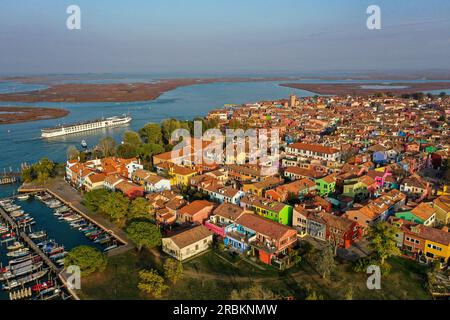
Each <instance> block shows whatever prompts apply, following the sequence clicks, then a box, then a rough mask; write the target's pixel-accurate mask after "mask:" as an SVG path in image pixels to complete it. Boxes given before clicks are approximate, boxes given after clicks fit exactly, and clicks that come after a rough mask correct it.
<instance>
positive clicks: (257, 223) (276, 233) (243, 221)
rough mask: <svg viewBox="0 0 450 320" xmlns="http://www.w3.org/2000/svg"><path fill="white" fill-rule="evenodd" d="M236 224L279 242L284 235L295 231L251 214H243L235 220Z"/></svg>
mask: <svg viewBox="0 0 450 320" xmlns="http://www.w3.org/2000/svg"><path fill="white" fill-rule="evenodd" d="M236 223H238V224H240V225H242V226H244V227H245V228H248V229H250V230H253V231H255V232H257V233H260V234H262V235H264V236H267V237H269V238H270V239H274V240H279V239H281V238H282V237H284V236H285V235H286V233H288V232H292V231H295V229H292V228H290V227H287V226H285V225H282V224H279V223H277V222H275V221H272V220H268V219H265V218H263V217H260V216H258V215H256V214H253V213H246V214H243V215H242V216H240V217H239V218H238V219H237V220H236ZM295 232H296V231H295Z"/></svg>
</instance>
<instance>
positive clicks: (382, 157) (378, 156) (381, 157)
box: [372, 151, 388, 164]
mask: <svg viewBox="0 0 450 320" xmlns="http://www.w3.org/2000/svg"><path fill="white" fill-rule="evenodd" d="M372 159H373V162H374V163H376V164H383V163H386V162H387V159H388V157H387V154H386V152H384V151H377V152H374V153H373V156H372Z"/></svg>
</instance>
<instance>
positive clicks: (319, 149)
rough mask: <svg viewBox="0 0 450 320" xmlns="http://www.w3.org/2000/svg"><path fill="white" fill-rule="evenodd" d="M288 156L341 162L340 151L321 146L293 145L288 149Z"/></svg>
mask: <svg viewBox="0 0 450 320" xmlns="http://www.w3.org/2000/svg"><path fill="white" fill-rule="evenodd" d="M286 154H287V155H288V156H290V157H292V156H295V157H298V158H310V159H316V160H325V161H340V159H341V152H340V151H339V150H338V149H335V148H331V147H326V146H323V145H320V144H308V143H300V142H298V143H293V144H291V145H289V146H287V147H286Z"/></svg>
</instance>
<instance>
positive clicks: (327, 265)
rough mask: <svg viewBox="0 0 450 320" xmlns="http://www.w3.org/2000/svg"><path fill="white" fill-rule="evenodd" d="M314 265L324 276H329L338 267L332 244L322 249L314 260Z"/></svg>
mask: <svg viewBox="0 0 450 320" xmlns="http://www.w3.org/2000/svg"><path fill="white" fill-rule="evenodd" d="M314 267H315V268H316V270H317V272H319V273H320V275H321V276H322V278H324V279H325V278H328V277H329V276H330V275H331V273H332V272H333V270H334V268H335V267H336V262H335V261H334V250H333V247H332V246H331V245H327V246H326V247H325V248H323V250H321V251H320V252H319V253H318V254H317V257H316V259H315V261H314Z"/></svg>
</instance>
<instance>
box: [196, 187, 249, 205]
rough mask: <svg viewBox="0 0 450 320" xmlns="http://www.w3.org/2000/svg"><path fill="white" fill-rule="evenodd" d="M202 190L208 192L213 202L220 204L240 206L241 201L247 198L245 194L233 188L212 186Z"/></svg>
mask: <svg viewBox="0 0 450 320" xmlns="http://www.w3.org/2000/svg"><path fill="white" fill-rule="evenodd" d="M201 190H203V191H204V192H206V193H207V194H208V195H209V197H210V199H211V200H213V201H216V202H219V203H224V202H227V203H232V204H236V205H239V203H240V202H241V199H242V198H243V197H244V196H245V192H243V191H241V190H237V189H234V188H232V187H223V186H217V185H210V186H207V187H205V188H203V189H201Z"/></svg>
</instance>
